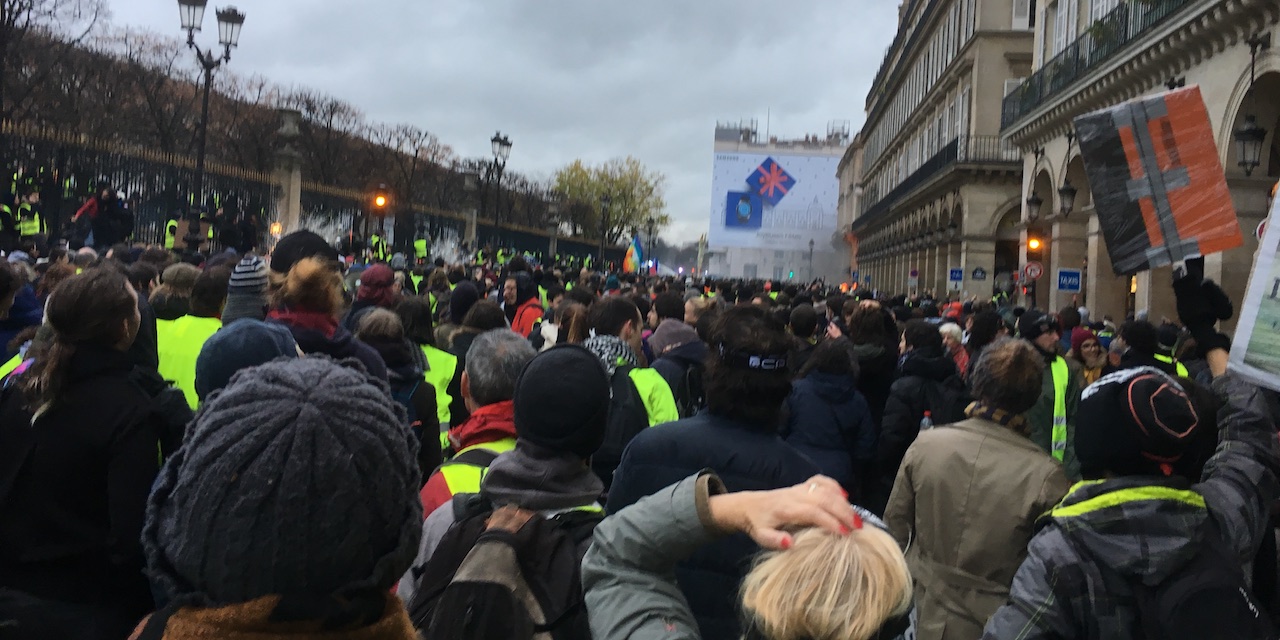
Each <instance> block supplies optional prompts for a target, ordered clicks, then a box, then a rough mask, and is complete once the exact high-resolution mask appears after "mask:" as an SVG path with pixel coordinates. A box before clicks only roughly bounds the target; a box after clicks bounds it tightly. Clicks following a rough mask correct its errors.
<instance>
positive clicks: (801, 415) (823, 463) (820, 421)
mask: <svg viewBox="0 0 1280 640" xmlns="http://www.w3.org/2000/svg"><path fill="white" fill-rule="evenodd" d="M784 433H785V437H786V440H787V444H790V445H791V446H793V447H795V448H796V449H798V450H799V451H800V452H801V453H803V454H805V455H806V456H809V458H810V459H811V460H813V462H814V463H815V464H817V465H818V469H820V470H821V471H822V474H823V475H825V476H828V477H830V478H832V479H834V480H835V481H836V482H839V483H840V484H841V486H843V487H844V488H845V490H846V491H848V492H849V493H850V494H852V495H855V496H856V495H859V494H858V492H857V491H856V489H858V487H857V483H856V481H855V479H856V478H858V477H859V474H860V473H861V472H862V470H863V467H864V466H865V465H866V464H867V463H869V462H870V461H871V460H872V458H873V457H874V456H875V447H876V427H875V423H873V422H872V421H871V410H870V409H869V408H867V401H866V399H865V398H863V397H862V394H861V393H858V387H857V383H856V382H855V380H854V378H853V376H849V375H835V374H830V373H821V372H818V371H814V372H811V373H810V374H809V375H807V376H805V377H804V378H801V379H799V380H796V381H795V384H794V385H792V387H791V395H790V397H788V398H787V426H786V428H785V429H784Z"/></svg>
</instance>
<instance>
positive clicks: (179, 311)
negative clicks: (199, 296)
mask: <svg viewBox="0 0 1280 640" xmlns="http://www.w3.org/2000/svg"><path fill="white" fill-rule="evenodd" d="M150 304H151V309H152V310H153V311H155V314H156V319H157V320H177V319H178V318H181V317H182V316H185V315H187V314H190V313H191V298H188V297H186V296H175V295H169V294H167V293H164V292H160V293H157V294H155V295H153V296H151V300H150Z"/></svg>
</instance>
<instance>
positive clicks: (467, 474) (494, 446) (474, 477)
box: [440, 438, 516, 495]
mask: <svg viewBox="0 0 1280 640" xmlns="http://www.w3.org/2000/svg"><path fill="white" fill-rule="evenodd" d="M515 448H516V439H515V438H503V439H501V440H494V441H493V442H484V443H481V444H477V445H472V446H470V447H467V448H466V449H463V450H462V451H459V452H458V453H457V455H462V454H464V453H466V452H468V451H471V450H473V449H484V450H485V451H492V452H494V453H496V454H499V455H501V454H504V453H506V452H508V451H511V450H512V449H515ZM456 457H457V456H455V458H456ZM488 471H489V467H487V466H485V467H482V466H479V465H474V464H468V463H466V462H456V461H453V460H450V461H446V462H445V463H444V464H442V465H440V476H441V477H442V478H444V483H445V485H446V486H448V487H449V493H452V494H454V495H457V494H459V493H479V492H480V482H481V481H482V480H484V476H485V474H486V473H488Z"/></svg>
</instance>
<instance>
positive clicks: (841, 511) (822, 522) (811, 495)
mask: <svg viewBox="0 0 1280 640" xmlns="http://www.w3.org/2000/svg"><path fill="white" fill-rule="evenodd" d="M710 507H711V518H712V520H714V521H715V523H716V526H717V527H719V528H720V529H721V530H722V531H741V532H743V533H746V534H747V535H749V536H751V538H752V539H753V540H755V541H756V543H757V544H759V545H760V546H762V547H765V548H766V549H786V548H788V547H789V546H790V543H791V536H790V534H788V533H787V531H788V530H794V529H801V528H805V527H820V528H822V529H826V530H827V531H830V532H831V533H839V534H841V535H849V533H850V531H851V530H852V529H854V528H859V527H858V525H859V524H860V521H859V520H855V518H857V514H856V513H854V511H853V509H852V508H851V507H850V506H849V501H848V500H846V499H845V498H844V490H843V489H841V488H840V484H839V483H838V482H836V481H835V480H832V479H831V478H828V477H825V476H814V477H812V478H810V479H809V480H808V481H807V482H805V483H804V484H799V485H796V486H794V487H789V488H786V489H775V490H773V491H740V492H738V493H726V494H721V495H716V496H711V499H710Z"/></svg>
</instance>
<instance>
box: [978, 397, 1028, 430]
mask: <svg viewBox="0 0 1280 640" xmlns="http://www.w3.org/2000/svg"><path fill="white" fill-rule="evenodd" d="M964 415H966V416H968V417H970V418H981V419H983V420H990V421H992V422H994V423H996V424H999V425H1003V426H1006V427H1009V428H1010V429H1012V430H1014V431H1016V432H1018V433H1021V434H1022V435H1024V436H1029V435H1031V427H1030V425H1028V424H1027V418H1026V416H1024V415H1022V414H1020V413H1009V412H1008V411H1005V410H1004V409H997V408H995V407H991V406H987V405H986V404H983V402H982V401H981V400H979V401H977V402H973V403H971V404H970V405H969V407H968V408H966V409H965V410H964Z"/></svg>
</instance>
